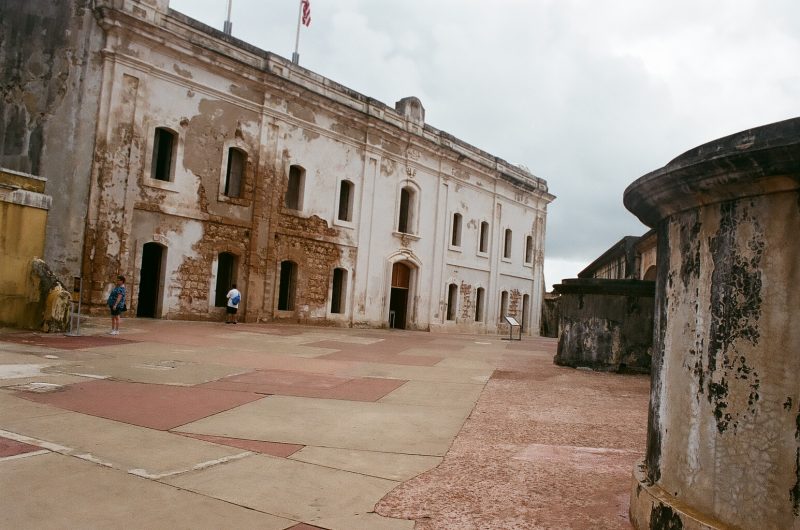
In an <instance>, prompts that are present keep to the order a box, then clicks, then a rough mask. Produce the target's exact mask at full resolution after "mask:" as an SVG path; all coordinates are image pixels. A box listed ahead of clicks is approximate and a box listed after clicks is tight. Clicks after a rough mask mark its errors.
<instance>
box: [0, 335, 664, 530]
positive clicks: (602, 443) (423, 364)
mask: <svg viewBox="0 0 800 530" xmlns="http://www.w3.org/2000/svg"><path fill="white" fill-rule="evenodd" d="M107 326H108V324H107V322H106V319H90V320H89V322H88V323H87V324H85V325H84V327H83V330H82V335H81V336H80V337H65V336H63V335H46V334H39V333H32V332H20V331H14V330H8V329H5V330H0V491H2V495H0V508H2V519H0V520H1V521H2V523H0V526H2V527H7V528H37V529H39V528H147V529H157V528H193V529H194V528H263V529H276V530H278V529H294V530H302V529H313V528H327V529H346V530H351V529H365V530H373V529H374V530H382V529H386V530H394V529H398V530H401V529H407V530H411V529H414V528H416V529H417V530H427V529H492V528H497V529H515V528H519V529H527V528H630V524H629V523H628V518H627V508H628V495H629V489H630V476H631V470H632V469H633V466H634V465H635V463H636V462H637V461H638V460H639V459H640V458H641V457H642V455H643V451H644V444H645V428H646V421H647V399H648V393H649V378H648V377H646V376H630V375H626V376H623V375H615V374H601V373H593V372H587V371H581V370H573V369H569V368H562V367H557V366H554V365H553V363H552V358H553V355H554V353H555V347H556V341H555V340H553V339H539V338H528V339H523V340H522V341H521V342H518V341H514V342H511V341H504V340H501V338H500V337H495V336H488V337H487V336H482V335H475V336H467V335H455V336H454V335H443V334H435V333H421V332H405V331H396V330H391V331H390V330H352V329H339V328H316V327H302V326H289V325H256V324H237V325H224V324H221V323H209V322H174V321H162V320H146V319H125V320H123V326H122V333H121V334H120V335H119V336H109V335H105V334H104V332H105V331H106V327H107Z"/></svg>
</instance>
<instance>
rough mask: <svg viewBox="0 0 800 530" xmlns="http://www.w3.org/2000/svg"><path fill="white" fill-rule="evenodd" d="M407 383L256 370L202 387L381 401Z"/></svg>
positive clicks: (287, 371)
mask: <svg viewBox="0 0 800 530" xmlns="http://www.w3.org/2000/svg"><path fill="white" fill-rule="evenodd" d="M404 383H406V381H403V380H397V379H377V378H355V379H352V378H343V377H335V376H330V375H322V374H313V373H308V372H297V371H289V370H254V371H252V372H247V373H244V374H239V375H235V376H231V377H226V378H224V379H220V380H218V381H213V382H211V383H206V384H203V385H200V386H201V387H202V388H214V389H217V390H231V391H237V392H256V393H259V394H276V395H281V396H296V397H316V398H323V399H344V400H350V401H377V400H379V399H380V398H382V397H384V396H386V395H387V394H388V393H390V392H392V391H393V390H395V389H397V388H398V387H400V386H402V385H403V384H404Z"/></svg>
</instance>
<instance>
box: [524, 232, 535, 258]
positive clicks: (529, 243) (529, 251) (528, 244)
mask: <svg viewBox="0 0 800 530" xmlns="http://www.w3.org/2000/svg"><path fill="white" fill-rule="evenodd" d="M532 261H533V238H532V237H531V236H526V237H525V263H528V264H530V263H531V262H532Z"/></svg>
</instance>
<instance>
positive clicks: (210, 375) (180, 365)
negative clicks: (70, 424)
mask: <svg viewBox="0 0 800 530" xmlns="http://www.w3.org/2000/svg"><path fill="white" fill-rule="evenodd" d="M139 347H140V348H141V345H140V346H139ZM49 371H50V372H51V373H52V372H59V373H65V374H93V375H96V376H100V377H106V378H113V379H117V380H120V381H132V382H138V383H153V384H161V385H185V386H193V385H197V384H200V383H205V382H208V381H214V380H216V379H219V378H221V377H226V376H230V375H234V374H237V373H241V372H243V371H246V369H245V368H237V367H232V366H226V365H217V364H211V363H198V362H194V361H186V360H176V359H171V358H161V359H157V358H148V359H142V358H140V357H139V358H136V357H134V358H129V357H124V356H120V357H118V358H115V359H98V360H92V361H84V362H76V363H69V364H62V365H58V366H54V367H51V368H49Z"/></svg>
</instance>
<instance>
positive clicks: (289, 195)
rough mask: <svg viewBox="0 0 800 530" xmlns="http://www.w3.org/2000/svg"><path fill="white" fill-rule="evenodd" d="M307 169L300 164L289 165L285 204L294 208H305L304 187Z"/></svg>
mask: <svg viewBox="0 0 800 530" xmlns="http://www.w3.org/2000/svg"><path fill="white" fill-rule="evenodd" d="M305 179H306V170H305V169H303V168H302V167H300V166H294V165H293V166H290V167H289V185H288V187H287V188H286V197H285V200H286V202H285V204H286V207H287V208H290V209H292V210H302V209H303V187H304V185H305Z"/></svg>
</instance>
